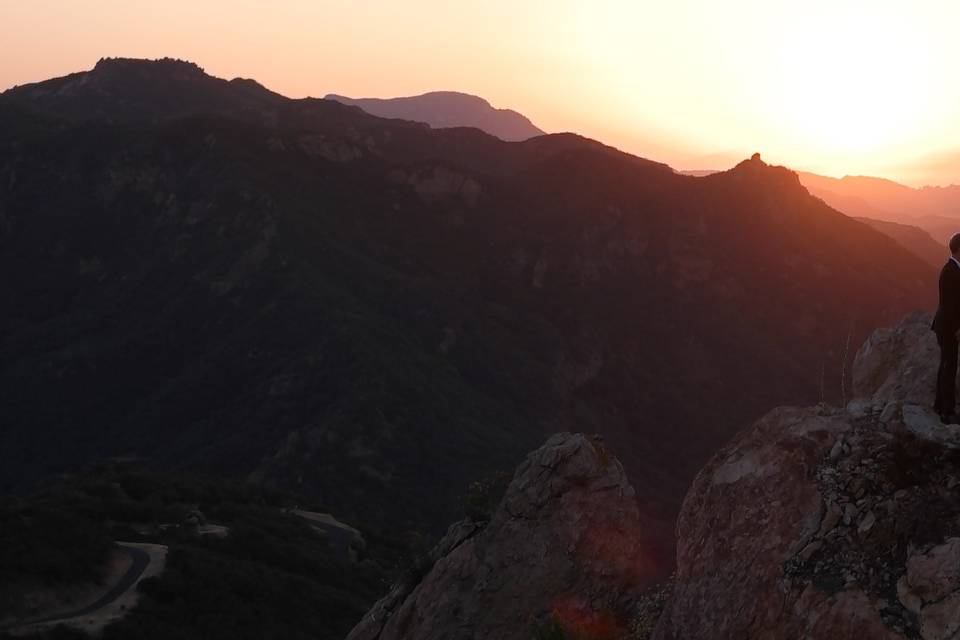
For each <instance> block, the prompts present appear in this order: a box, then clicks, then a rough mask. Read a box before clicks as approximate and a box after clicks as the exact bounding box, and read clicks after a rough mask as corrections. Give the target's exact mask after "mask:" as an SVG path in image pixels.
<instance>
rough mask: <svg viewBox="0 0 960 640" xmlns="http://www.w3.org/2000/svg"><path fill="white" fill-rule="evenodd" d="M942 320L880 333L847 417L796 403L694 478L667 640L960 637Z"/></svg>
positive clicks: (958, 489)
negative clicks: (939, 335)
mask: <svg viewBox="0 0 960 640" xmlns="http://www.w3.org/2000/svg"><path fill="white" fill-rule="evenodd" d="M929 326H930V318H929V316H926V315H923V314H914V315H912V316H910V317H908V318H906V319H905V320H904V321H903V322H901V323H900V324H899V325H897V326H895V327H892V328H889V329H882V330H879V331H877V332H876V333H875V334H874V335H873V336H872V337H871V338H870V339H869V340H868V341H867V342H866V343H865V344H864V346H863V347H862V348H861V350H860V352H859V353H858V355H857V358H856V363H855V366H854V371H853V377H854V382H855V393H856V394H857V398H856V399H855V400H854V401H853V402H851V403H850V404H849V405H848V407H847V408H846V409H836V408H830V407H826V406H819V407H813V408H807V409H796V408H780V409H776V410H774V411H772V412H770V413H769V414H768V415H767V416H765V417H764V418H763V419H761V420H760V421H759V422H757V423H756V424H755V425H754V426H753V427H751V428H749V429H747V430H745V431H743V432H741V433H740V434H739V435H738V436H737V437H736V438H735V439H734V440H733V441H731V442H730V443H729V444H728V445H727V446H726V447H725V448H723V449H722V450H721V451H720V452H719V453H718V454H717V455H716V456H715V457H714V458H713V459H712V460H711V462H710V463H709V464H707V466H706V467H705V468H704V469H703V470H702V471H701V472H700V474H699V475H698V476H697V478H696V480H695V481H694V483H693V485H692V487H691V489H690V492H689V493H688V495H687V498H686V500H685V501H684V505H683V509H682V512H681V515H680V518H679V521H678V525H677V533H678V551H677V575H676V585H675V590H674V593H673V599H672V601H671V602H670V603H668V605H667V609H666V610H665V612H664V614H663V615H662V617H661V619H660V622H659V625H658V627H657V630H656V633H655V635H654V637H655V638H656V639H657V640H674V639H680V638H684V639H690V638H711V639H721V638H738V639H741V638H771V639H777V638H783V639H784V640H786V639H787V638H823V639H824V640H826V639H833V638H853V637H860V638H923V639H924V640H946V639H948V638H960V455H958V454H957V453H956V452H955V451H954V449H953V447H955V446H957V445H958V444H960V437H956V436H955V434H953V432H952V431H951V430H950V429H949V428H948V427H946V426H944V425H942V424H940V423H939V421H938V420H937V419H936V417H935V416H933V415H932V413H931V412H929V411H928V410H927V409H926V405H927V404H929V402H930V401H932V387H933V379H934V377H935V373H936V367H937V363H938V360H937V353H936V348H935V343H934V345H933V346H931V339H932V333H931V332H930V329H929Z"/></svg>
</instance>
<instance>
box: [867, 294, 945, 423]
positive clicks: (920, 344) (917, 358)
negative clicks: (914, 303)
mask: <svg viewBox="0 0 960 640" xmlns="http://www.w3.org/2000/svg"><path fill="white" fill-rule="evenodd" d="M932 321H933V318H932V316H931V315H930V314H929V313H924V312H920V311H917V312H915V313H912V314H910V315H909V316H907V317H906V318H904V319H903V321H901V322H900V323H899V324H897V325H895V326H893V327H888V328H882V329H878V330H876V331H874V332H873V334H872V335H871V336H870V337H869V338H867V339H866V340H865V341H864V343H863V345H862V346H861V347H860V349H859V350H858V351H857V355H856V357H855V358H854V361H853V372H852V376H853V393H854V395H855V397H856V399H857V400H858V401H861V402H863V401H864V400H867V399H869V400H870V403H871V404H873V405H879V406H880V407H881V408H882V407H884V406H886V405H887V404H888V403H890V402H900V403H904V404H916V405H920V406H924V407H926V406H932V405H933V399H934V387H935V384H936V380H937V365H938V363H939V361H940V352H939V348H938V347H937V338H936V335H935V334H934V333H933V331H931V330H930V324H931V322H932Z"/></svg>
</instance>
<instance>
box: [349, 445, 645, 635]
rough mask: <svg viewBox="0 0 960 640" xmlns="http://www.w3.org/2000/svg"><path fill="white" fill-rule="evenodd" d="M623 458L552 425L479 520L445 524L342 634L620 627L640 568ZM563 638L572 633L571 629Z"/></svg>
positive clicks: (589, 631) (640, 579)
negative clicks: (418, 564)
mask: <svg viewBox="0 0 960 640" xmlns="http://www.w3.org/2000/svg"><path fill="white" fill-rule="evenodd" d="M644 537H645V536H644V531H643V528H642V525H641V519H640V515H639V513H638V511H637V506H636V501H635V499H634V490H633V488H632V487H631V486H630V484H629V483H628V482H627V478H626V475H625V474H624V472H623V467H622V466H621V465H620V462H619V461H617V459H616V458H614V457H613V456H612V455H611V454H610V453H609V452H608V451H607V450H606V448H605V447H604V445H603V443H602V442H601V441H600V440H599V438H596V437H588V436H584V435H581V434H569V433H562V434H557V435H555V436H553V437H552V438H550V440H548V441H547V443H546V444H545V445H544V446H543V447H541V448H540V449H537V450H536V451H534V452H533V453H532V454H530V455H529V456H528V457H527V460H526V461H525V462H524V463H523V464H522V465H521V466H520V467H519V468H518V469H517V472H516V474H515V475H514V477H513V480H512V481H511V482H510V484H509V487H508V488H507V491H506V494H505V495H504V497H503V499H502V501H501V502H500V504H499V507H498V508H497V509H496V510H495V511H494V513H493V515H492V517H491V518H490V519H489V521H488V522H476V521H472V520H465V521H463V522H459V523H457V524H455V525H453V526H452V527H451V528H450V530H449V531H448V533H447V536H446V537H445V538H444V539H443V540H442V541H441V542H440V544H439V545H438V546H437V548H436V549H435V550H434V552H433V554H432V557H431V558H430V559H429V562H428V563H427V566H426V567H424V569H423V571H424V573H422V577H418V576H416V575H411V576H408V578H407V579H406V580H404V581H402V582H401V583H400V584H398V585H396V586H395V587H394V588H393V589H392V590H391V592H390V593H389V594H388V595H387V596H386V597H384V598H383V599H382V600H381V601H380V602H378V603H377V604H376V605H375V606H374V608H373V609H372V610H371V611H370V612H369V613H368V614H367V615H366V616H365V617H364V619H363V620H362V621H361V622H360V624H359V625H358V626H357V627H356V628H355V629H354V630H353V632H352V633H351V634H350V636H349V638H350V640H368V639H373V638H378V639H381V640H387V639H391V640H393V639H400V638H410V639H414V638H415V639H417V640H429V639H434V638H436V639H439V638H498V639H502V640H509V639H511V638H516V639H517V640H520V639H523V640H526V639H527V638H530V637H533V636H534V634H536V633H537V632H538V629H540V630H542V629H544V628H546V627H548V626H549V627H550V628H559V629H561V630H563V632H565V633H568V634H586V635H588V636H589V637H596V638H604V637H606V638H613V637H620V636H622V635H623V634H624V633H625V632H626V631H625V630H626V622H625V619H624V618H625V616H624V615H623V612H624V611H626V610H627V608H628V607H629V604H630V603H631V602H632V601H633V600H634V599H635V597H636V595H637V594H638V589H639V588H640V587H642V586H643V585H644V583H645V576H647V575H648V574H649V565H648V562H647V560H646V558H645V557H644ZM571 637H572V636H571Z"/></svg>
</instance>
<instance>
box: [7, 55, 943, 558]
mask: <svg viewBox="0 0 960 640" xmlns="http://www.w3.org/2000/svg"><path fill="white" fill-rule="evenodd" d="M151 65H153V66H151ZM141 67H143V68H147V69H149V71H147V72H144V73H141ZM111 68H112V67H110V65H107V66H106V67H105V69H107V70H110V69H111ZM117 68H119V69H120V71H121V73H119V75H118V77H108V78H107V79H106V80H102V81H101V80H96V81H94V80H87V81H85V82H83V83H77V82H76V80H77V78H72V79H71V80H63V79H59V80H52V81H48V83H40V86H39V87H38V86H32V85H31V86H29V87H27V88H18V89H17V90H16V91H14V92H12V93H11V92H6V93H4V94H2V95H0V114H3V115H0V117H3V118H4V120H3V122H4V124H5V125H7V126H4V127H2V128H0V185H4V187H3V188H0V267H2V268H4V269H7V270H8V271H9V272H17V273H23V274H25V275H24V276H23V277H21V278H17V279H6V280H4V281H3V282H2V283H0V294H2V295H3V296H4V298H5V299H8V300H14V301H16V304H14V305H11V307H10V308H9V309H8V312H7V314H6V315H5V316H4V318H3V323H2V325H0V354H2V356H3V357H2V358H0V362H2V363H3V364H2V366H0V382H2V384H3V385H4V388H5V389H8V390H9V391H10V393H9V394H5V395H4V397H2V398H0V409H2V411H3V413H4V415H5V416H7V417H8V419H9V420H10V424H12V425H13V426H12V427H11V428H10V429H7V430H5V431H4V432H3V433H0V452H3V458H2V464H0V470H2V474H0V486H2V487H4V488H5V489H7V490H10V491H12V490H21V489H22V488H23V487H22V486H21V485H24V484H29V483H31V482H37V481H40V480H42V479H43V478H45V477H49V476H51V475H54V474H57V473H61V472H64V471H69V470H71V469H72V468H74V467H75V466H76V465H78V464H84V463H88V462H92V461H93V460H95V459H97V458H99V457H103V456H113V455H137V456H140V457H142V458H144V459H146V460H148V461H149V464H150V465H153V466H155V467H157V468H161V469H169V468H173V469H202V470H205V471H209V472H216V473H220V474H224V475H229V476H239V477H242V478H247V479H250V480H252V481H255V482H257V483H261V484H265V485H267V486H278V487H292V488H296V489H297V491H298V492H300V493H305V494H308V495H310V496H314V497H322V498H323V502H324V503H325V504H328V505H329V508H330V509H331V510H332V511H334V512H335V513H337V514H338V517H342V518H343V519H344V520H345V521H348V522H350V523H351V524H353V525H355V526H357V527H358V528H361V529H364V528H373V529H377V528H391V529H395V530H397V531H404V532H411V534H412V533H413V532H420V533H421V534H422V532H424V531H427V532H430V534H431V535H433V534H435V533H437V532H438V529H439V527H441V526H442V525H443V524H445V523H446V522H449V521H450V520H451V519H452V518H451V517H450V516H451V515H452V514H453V513H454V512H455V511H456V510H457V508H458V506H459V504H460V500H461V498H462V495H463V491H464V490H465V487H467V486H468V485H469V483H470V482H472V481H474V480H476V479H478V478H483V477H485V476H487V475H489V474H491V473H494V472H496V471H498V470H504V469H510V468H513V466H515V464H516V462H517V461H518V460H519V458H520V457H521V456H522V455H523V454H525V453H526V452H527V451H529V450H531V449H532V448H533V447H534V445H535V444H537V443H538V442H540V441H542V439H543V437H544V436H545V435H546V434H547V433H552V432H555V431H557V430H564V428H566V427H576V428H577V429H582V430H589V431H595V432H600V433H602V434H603V435H604V437H605V438H606V439H607V441H609V442H610V443H611V445H612V446H615V447H616V449H617V450H618V451H622V452H624V453H623V454H621V455H622V456H623V457H624V458H625V459H629V460H631V463H630V464H629V465H628V468H627V472H628V474H630V477H631V482H632V484H633V485H634V486H635V487H637V490H638V499H639V504H640V509H641V512H642V513H643V514H644V515H646V516H648V517H649V521H650V523H651V524H650V526H651V529H652V530H653V531H654V532H655V535H654V536H653V537H654V538H655V539H656V543H655V544H654V547H655V548H654V549H653V550H652V551H651V552H650V553H651V554H653V555H655V556H657V557H660V558H669V557H670V556H671V551H670V548H671V545H672V542H671V541H672V535H673V534H672V528H673V514H674V513H675V511H676V509H677V508H678V507H679V501H680V499H681V498H682V495H683V492H684V491H685V489H686V485H687V483H688V482H689V480H690V478H691V477H692V476H693V474H694V473H695V472H696V470H697V469H698V468H699V467H700V465H701V463H702V462H703V461H704V460H705V459H706V458H707V457H708V456H709V455H710V453H712V451H713V450H714V449H715V448H716V447H717V446H719V444H720V443H722V442H723V441H724V440H725V439H726V438H727V437H728V436H729V434H730V433H731V432H732V431H733V430H734V429H735V428H738V427H739V425H740V424H742V423H743V422H744V421H745V420H747V419H750V418H753V417H756V416H757V415H759V414H761V413H762V412H763V411H765V410H766V409H767V408H769V406H773V405H776V404H781V403H783V402H788V401H795V400H796V399H797V398H802V399H806V400H810V401H816V399H817V398H818V397H824V396H826V397H839V396H840V395H841V394H842V393H843V389H844V388H845V387H844V382H842V380H846V378H847V369H846V366H845V365H846V364H847V363H846V360H845V358H846V351H845V346H848V347H852V348H855V347H856V345H857V344H858V343H859V341H860V340H861V338H862V337H864V336H865V335H867V334H868V333H869V330H870V329H872V328H873V327H874V326H876V325H877V324H878V323H880V322H883V321H885V320H887V319H889V318H892V317H894V316H897V315H899V314H901V313H903V312H905V311H908V310H910V309H913V308H916V307H918V306H923V305H927V304H930V301H931V300H933V294H932V288H933V286H932V285H933V282H934V281H935V273H934V272H933V270H932V269H931V268H930V267H929V266H928V265H925V264H923V263H922V262H921V261H920V260H919V259H917V258H915V257H914V256H912V255H910V254H909V253H907V252H906V251H905V250H903V249H902V248H900V247H899V246H898V245H897V244H896V243H894V242H893V241H892V240H890V239H889V238H887V237H886V236H884V235H882V234H880V233H878V232H875V231H873V230H871V229H869V228H867V227H865V226H864V225H862V224H860V223H858V222H855V221H853V220H850V219H849V218H847V217H846V216H844V215H842V214H840V213H839V212H837V211H835V210H833V209H831V208H830V207H828V206H827V205H825V204H824V203H823V202H821V201H819V200H817V199H815V198H813V197H811V196H810V195H809V194H808V193H807V191H806V190H805V189H804V188H803V187H802V186H801V185H800V184H799V182H798V181H797V177H796V176H795V174H793V173H792V172H790V171H788V170H787V169H783V168H777V167H770V166H768V165H767V164H766V163H764V162H763V161H762V160H761V159H760V158H759V157H756V158H754V159H751V160H748V161H745V162H744V163H741V164H740V165H738V167H736V168H734V169H733V170H731V171H730V172H726V173H723V174H718V175H716V176H711V177H707V178H692V177H687V176H682V175H677V174H676V173H675V172H674V171H673V170H672V169H670V168H669V167H668V166H666V165H663V164H660V163H657V162H655V161H651V160H646V159H643V158H639V157H637V156H632V155H629V154H626V153H623V152H620V151H618V150H616V149H614V148H612V147H609V146H606V145H603V144H602V143H600V142H597V141H593V140H589V139H586V138H582V137H579V136H576V135H573V134H554V135H547V136H541V137H538V138H534V139H531V140H527V141H525V142H504V141H501V140H498V139H496V138H494V137H492V136H490V135H488V134H486V133H483V132H482V131H478V130H476V129H468V128H454V129H430V128H428V127H426V126H424V125H422V124H416V123H411V122H405V121H402V120H386V119H382V118H377V117H375V116H371V115H369V114H366V113H364V112H362V111H361V110H359V109H357V108H353V107H348V106H345V105H340V104H337V103H334V102H332V101H325V100H317V99H303V100H289V99H286V98H282V97H281V98H277V97H274V96H273V95H272V94H262V93H261V92H260V90H259V89H258V88H257V87H251V86H249V85H247V84H243V83H241V84H240V85H230V83H229V82H228V81H220V80H217V79H209V80H205V79H204V78H205V77H206V76H204V75H199V76H198V75H196V71H195V70H194V69H192V68H190V67H187V68H183V69H181V68H180V67H175V68H174V69H173V73H171V74H167V75H166V76H164V77H165V78H166V80H164V82H165V83H167V84H166V85H163V83H161V85H158V84H157V83H156V82H154V81H153V79H152V78H151V79H150V81H149V82H144V81H143V76H144V74H146V75H148V76H149V74H150V73H153V72H155V71H156V72H165V69H166V68H165V67H164V66H163V65H156V64H155V63H144V62H141V63H123V64H121V65H119V66H118V67H117ZM103 71H104V69H101V70H100V72H103ZM109 75H110V74H108V76H109ZM80 77H87V78H89V77H90V76H80ZM128 77H131V78H132V79H129V80H128V79H127V78H128ZM178 78H180V79H179V80H177V79H178ZM198 78H199V80H200V81H202V83H201V84H202V86H201V87H196V86H194V83H195V82H196V81H197V79H198ZM175 80H176V82H174V81H175ZM65 86H67V87H69V90H65V91H61V89H63V87H65ZM158 86H164V89H165V91H166V90H168V91H172V92H173V93H170V94H169V95H168V98H169V101H167V102H156V101H154V100H153V99H152V98H153V96H154V95H155V94H156V91H157V89H158ZM238 87H239V89H238ZM240 89H242V91H241V90H240ZM248 90H250V91H252V93H253V98H251V97H250V96H249V95H247V93H250V91H248ZM174 98H177V100H176V101H174V100H173V99H174ZM174 102H175V103H174ZM878 255H883V256H884V260H877V259H876V256H878ZM732 372H735V374H736V375H735V376H731V373H732ZM665 381H666V382H665ZM733 394H736V395H737V397H739V398H740V400H741V401H740V402H739V403H738V404H737V406H736V407H735V408H734V409H732V410H729V411H726V412H724V413H720V410H721V408H723V407H726V406H727V404H728V402H727V400H728V398H729V397H730V396H731V395H733ZM705 415H707V416H711V418H710V420H707V421H705V420H704V419H703V417H704V416H705ZM12 452H16V454H14V453H12ZM424 496H428V497H429V499H427V500H424V499H423V497H424Z"/></svg>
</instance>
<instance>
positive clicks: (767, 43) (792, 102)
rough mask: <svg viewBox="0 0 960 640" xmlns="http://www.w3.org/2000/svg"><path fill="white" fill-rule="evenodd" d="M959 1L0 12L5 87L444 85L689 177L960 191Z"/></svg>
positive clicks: (301, 89)
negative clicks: (885, 181) (96, 82)
mask: <svg viewBox="0 0 960 640" xmlns="http://www.w3.org/2000/svg"><path fill="white" fill-rule="evenodd" d="M958 25H960V3H957V2H939V1H929V0H928V1H924V0H912V1H909V2H883V1H882V0H879V1H878V0H875V1H873V2H843V1H842V0H833V1H816V0H814V1H807V2H802V3H801V2H771V1H770V0H727V1H726V2H713V1H709V2H708V1H692V0H673V1H672V2H660V1H657V2H652V1H651V2H646V1H642V0H593V1H591V2H563V1H560V0H554V1H552V2H522V1H520V0H482V1H473V0H457V1H454V2H450V1H449V0H409V1H406V2H399V1H392V2H387V1H380V0H353V1H349V2H348V1H342V2H335V1H329V0H273V1H272V2H266V1H261V0H189V1H187V0H164V1H162V2H152V1H150V2H148V1H145V0H101V1H82V0H31V1H30V2H23V1H20V0H17V1H14V0H0V41H2V42H3V58H2V60H0V88H7V87H10V86H12V85H17V84H25V83H28V82H34V81H38V80H43V79H46V78H49V77H53V76H58V75H64V74H66V73H69V72H73V71H79V70H84V69H89V68H91V67H92V66H93V65H94V64H95V63H96V61H97V59H98V58H100V57H104V56H127V57H147V58H156V57H163V56H170V57H176V58H184V59H188V60H191V61H194V62H196V63H198V64H199V65H200V66H202V67H204V68H205V69H206V70H207V72H209V73H211V74H213V75H217V76H222V77H227V78H232V77H235V76H243V77H252V78H255V79H257V80H258V81H260V82H261V83H263V84H265V85H266V86H268V87H269V88H271V89H273V90H275V91H278V92H280V93H283V94H286V95H289V96H292V97H300V96H307V95H312V96H322V95H324V94H326V93H331V92H333V93H340V94H344V95H349V96H354V97H392V96H399V95H412V94H417V93H422V92H425V91H431V90H438V89H449V90H458V91H465V92H469V93H474V94H477V95H481V96H483V97H485V98H487V99H488V100H489V101H490V102H491V103H493V104H494V105H495V106H499V107H510V108H513V109H516V110H518V111H521V112H522V113H524V114H525V115H527V116H529V117H530V118H531V119H532V120H533V121H534V123H535V124H537V125H538V126H540V127H541V128H543V129H545V130H547V131H551V132H554V131H575V132H578V133H582V134H584V135H588V136H590V137H593V138H597V139H600V140H602V141H604V142H607V143H609V144H612V145H614V146H617V147H620V148H622V149H624V150H627V151H630V152H632V153H636V154H638V155H642V156H646V157H649V158H653V159H656V160H660V161H663V162H667V163H669V164H671V165H672V166H674V167H676V168H680V169H709V168H726V167H728V166H730V165H731V164H733V163H734V162H735V161H737V160H739V159H742V158H743V157H746V156H748V155H749V154H750V153H752V152H753V151H760V152H762V153H763V156H764V158H765V159H766V160H768V161H771V162H776V163H781V164H786V165H789V166H791V167H793V168H797V169H807V170H812V171H817V172H820V173H825V174H828V175H836V176H842V175H844V174H869V175H880V176H884V177H889V178H893V179H897V180H900V181H903V182H906V183H909V184H914V185H920V184H927V183H929V184H947V183H953V182H955V183H960V122H958V121H957V116H956V114H957V113H960V82H958V81H957V80H955V78H956V77H957V73H956V65H957V63H958V61H960V38H957V36H956V30H957V26H958Z"/></svg>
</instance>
